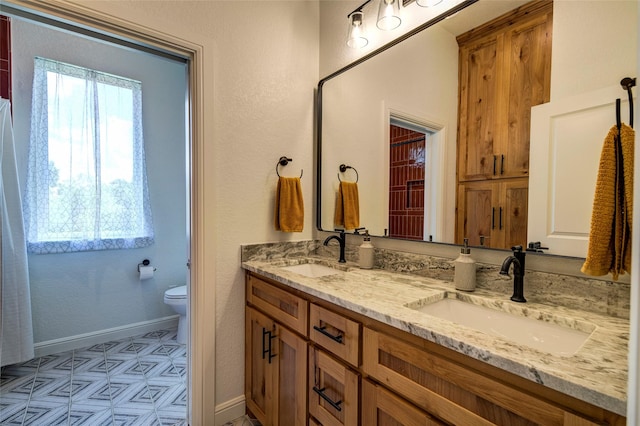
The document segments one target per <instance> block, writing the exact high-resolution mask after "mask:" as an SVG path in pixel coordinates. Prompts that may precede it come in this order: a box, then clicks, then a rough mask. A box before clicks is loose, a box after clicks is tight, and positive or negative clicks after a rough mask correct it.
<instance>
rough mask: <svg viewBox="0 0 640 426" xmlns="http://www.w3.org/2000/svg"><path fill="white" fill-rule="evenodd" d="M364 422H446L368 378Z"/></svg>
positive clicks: (403, 425)
mask: <svg viewBox="0 0 640 426" xmlns="http://www.w3.org/2000/svg"><path fill="white" fill-rule="evenodd" d="M362 424H363V425H377V426H440V425H444V423H442V422H440V421H438V420H437V419H434V418H433V417H431V416H430V415H429V414H427V413H425V412H424V411H422V410H419V409H418V408H416V407H414V406H413V405H411V404H409V403H408V402H406V401H404V400H402V399H400V398H398V397H397V396H395V395H394V394H392V393H391V392H389V391H388V390H386V389H384V388H382V387H381V386H379V385H376V384H373V383H372V382H370V381H368V380H363V381H362Z"/></svg>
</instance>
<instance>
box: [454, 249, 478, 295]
mask: <svg viewBox="0 0 640 426" xmlns="http://www.w3.org/2000/svg"><path fill="white" fill-rule="evenodd" d="M454 268H455V270H454V278H453V282H454V283H455V285H456V289H457V290H463V291H473V290H475V289H476V261H475V260H473V259H472V258H471V249H470V248H469V239H467V238H465V239H464V247H462V248H461V249H460V256H458V258H457V259H456V260H455V262H454Z"/></svg>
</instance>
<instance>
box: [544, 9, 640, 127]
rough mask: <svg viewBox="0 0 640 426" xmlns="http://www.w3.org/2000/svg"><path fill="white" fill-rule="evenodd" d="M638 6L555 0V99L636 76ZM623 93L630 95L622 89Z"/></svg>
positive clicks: (552, 79)
mask: <svg viewBox="0 0 640 426" xmlns="http://www.w3.org/2000/svg"><path fill="white" fill-rule="evenodd" d="M637 10H638V3H637V2H636V1H634V0H615V1H610V0H598V1H587V0H573V1H570V0H560V1H558V0H556V1H555V2H554V4H553V47H552V52H551V100H552V101H553V100H554V99H558V98H563V97H566V96H572V95H578V94H581V93H585V92H590V91H593V90H597V89H601V88H603V87H607V86H611V85H615V84H619V83H620V80H622V78H624V77H635V76H636V73H637V70H636V57H637V55H638V48H637V33H638V30H637V28H638V22H637ZM634 92H635V89H634ZM620 97H621V98H626V93H625V92H624V91H623V90H622V88H621V89H620ZM624 117H625V121H626V118H627V117H628V113H626V114H625V115H624ZM613 121H615V111H614V114H613V115H612V124H613Z"/></svg>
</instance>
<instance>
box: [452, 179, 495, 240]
mask: <svg viewBox="0 0 640 426" xmlns="http://www.w3.org/2000/svg"><path fill="white" fill-rule="evenodd" d="M497 204H498V198H497V195H496V184H495V182H492V181H478V182H466V183H463V184H460V185H458V212H457V215H458V218H457V222H458V223H457V229H456V231H457V232H456V243H458V244H462V243H463V241H464V239H465V238H468V239H469V245H471V246H481V245H482V246H485V247H500V246H501V245H502V242H501V241H499V239H498V238H497V234H496V231H497V230H496V226H497V223H496V219H497V215H499V211H496V208H499V206H498V205H497Z"/></svg>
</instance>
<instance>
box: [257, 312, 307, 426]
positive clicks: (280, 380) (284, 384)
mask: <svg viewBox="0 0 640 426" xmlns="http://www.w3.org/2000/svg"><path fill="white" fill-rule="evenodd" d="M246 324H247V332H246V336H247V337H246V341H245V344H246V352H247V356H246V357H245V397H246V404H247V408H248V409H249V410H250V411H251V412H252V413H253V414H254V415H255V416H256V418H257V419H258V420H260V422H261V423H262V424H263V425H264V426H275V425H279V426H304V425H306V424H307V423H306V421H307V398H306V390H307V343H306V341H305V340H303V339H302V338H300V337H299V336H297V335H296V334H295V333H293V332H291V331H289V330H287V329H286V328H285V327H282V326H281V325H279V324H278V323H276V322H275V321H274V320H272V319H271V318H269V317H268V316H266V315H264V314H262V313H261V312H259V311H257V310H255V309H252V308H250V307H247V309H246Z"/></svg>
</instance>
